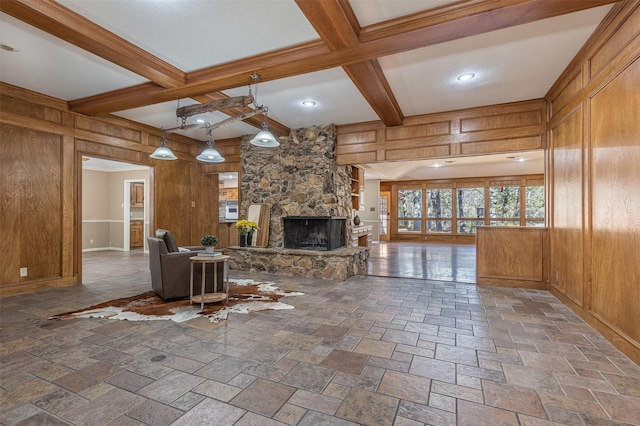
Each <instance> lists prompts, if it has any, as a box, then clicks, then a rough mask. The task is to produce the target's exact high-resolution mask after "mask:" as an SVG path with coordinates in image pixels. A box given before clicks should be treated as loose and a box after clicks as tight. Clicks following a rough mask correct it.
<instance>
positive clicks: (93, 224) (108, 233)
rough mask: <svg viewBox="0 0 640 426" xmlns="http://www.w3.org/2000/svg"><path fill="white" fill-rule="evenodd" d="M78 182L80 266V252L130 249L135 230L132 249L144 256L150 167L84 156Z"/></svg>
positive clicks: (145, 250) (147, 232)
mask: <svg viewBox="0 0 640 426" xmlns="http://www.w3.org/2000/svg"><path fill="white" fill-rule="evenodd" d="M80 182H81V188H80V194H79V199H80V200H81V206H80V209H79V210H80V211H79V218H80V226H81V228H80V230H79V237H80V239H79V246H80V250H79V251H80V253H79V257H80V259H79V261H80V263H81V264H82V265H83V267H84V256H83V255H82V253H86V252H104V253H107V252H109V253H113V252H129V251H131V250H132V247H131V237H132V234H131V232H132V231H133V232H134V233H135V232H138V234H137V235H134V236H133V237H134V239H136V240H137V241H138V244H139V247H133V250H134V251H136V252H139V253H140V254H141V255H145V254H146V253H147V249H146V236H147V235H149V230H148V227H149V223H150V220H149V217H150V215H151V214H152V213H151V206H150V205H149V202H148V200H150V188H151V184H150V183H151V168H150V167H147V166H140V165H136V164H130V163H124V162H119V161H112V160H105V159H100V158H95V157H88V156H83V157H82V166H81V179H80ZM132 188H133V190H132ZM132 198H133V199H132ZM136 227H137V228H138V229H137V230H136V229H135V228H136ZM132 228H133V229H132ZM81 278H82V276H81Z"/></svg>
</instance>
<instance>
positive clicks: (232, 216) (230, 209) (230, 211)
mask: <svg viewBox="0 0 640 426" xmlns="http://www.w3.org/2000/svg"><path fill="white" fill-rule="evenodd" d="M224 218H225V219H226V220H238V203H237V202H235V203H234V202H229V201H227V206H226V207H225V212H224Z"/></svg>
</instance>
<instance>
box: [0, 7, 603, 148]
mask: <svg viewBox="0 0 640 426" xmlns="http://www.w3.org/2000/svg"><path fill="white" fill-rule="evenodd" d="M614 3H615V2H614V1H612V0H463V1H455V2H452V1H447V0H295V1H294V0H234V1H231V0H208V1H202V0H59V1H58V2H55V1H52V0H2V1H0V24H1V25H0V42H1V43H2V44H3V46H9V47H3V49H2V50H0V55H1V56H0V77H1V79H2V81H3V82H6V83H9V84H13V85H16V86H20V87H24V88H26V89H30V90H34V91H36V92H40V93H43V94H46V95H50V96H53V97H56V98H59V99H62V100H65V101H68V103H69V106H70V109H71V110H72V111H76V112H80V113H84V114H89V115H96V114H114V115H116V116H120V117H124V118H127V119H130V120H133V121H137V122H140V123H144V124H147V125H151V126H154V127H158V128H160V127H164V128H169V127H175V126H176V125H178V124H179V123H178V121H177V119H176V115H175V110H176V107H177V106H178V105H180V106H187V105H192V104H196V103H201V102H207V101H210V100H213V99H221V98H225V97H230V96H240V95H246V94H248V89H249V87H248V86H249V84H250V83H251V80H250V75H251V73H254V72H255V73H258V74H260V76H261V78H262V81H261V83H260V84H259V85H258V87H257V90H258V92H257V102H258V103H259V104H264V105H266V106H268V108H269V119H270V128H271V130H272V131H273V132H274V133H276V134H278V135H284V134H286V133H287V132H288V130H289V129H292V128H298V127H304V126H309V125H313V124H327V123H335V124H338V125H340V124H350V123H358V122H366V121H376V120H380V121H382V122H384V123H385V124H386V125H388V126H394V125H399V124H402V121H403V119H404V118H406V117H410V116H414V115H420V114H427V113H433V112H440V111H449V110H455V109H462V108H470V107H475V106H481V105H491V104H498V103H504V102H514V101H520V100H528V99H536V98H542V97H544V96H545V94H546V92H547V91H548V90H549V88H550V87H551V85H552V84H553V82H554V81H555V80H556V79H557V78H558V76H559V75H560V74H561V73H562V71H563V70H564V68H565V67H566V66H567V65H568V63H569V62H570V61H571V59H572V58H573V57H574V56H575V54H576V53H577V52H578V51H579V49H580V48H581V47H582V45H583V44H584V42H585V41H586V40H587V39H588V37H589V36H590V35H591V34H592V33H593V31H594V30H595V28H596V27H597V25H598V24H599V23H600V22H601V21H602V19H603V18H604V17H605V15H606V14H607V12H608V11H609V10H610V9H611V7H612V6H613V4H614ZM10 48H13V49H14V50H15V52H10V51H9V50H6V49H10ZM465 72H470V73H473V74H474V75H475V77H474V78H473V79H472V80H470V81H466V82H460V81H458V80H457V77H458V76H459V75H460V74H462V73H465ZM253 90H254V95H256V93H255V90H256V88H255V87H254V88H253ZM305 100H312V101H314V102H315V106H314V107H304V106H303V105H302V101H305ZM239 112H240V110H239V109H231V110H225V111H223V112H215V113H206V114H202V115H200V116H192V117H189V119H188V122H187V123H188V124H189V123H192V122H195V120H197V119H202V120H204V121H206V122H209V123H212V124H213V123H217V122H219V121H222V120H224V119H226V118H228V117H229V115H236V114H238V113H239ZM260 123H261V118H260V117H254V118H253V119H249V120H247V121H246V122H240V123H236V124H232V125H229V126H224V127H221V128H219V129H216V130H215V131H214V134H213V136H214V138H215V139H227V138H234V137H239V136H242V135H246V134H251V133H255V132H256V131H257V127H260ZM184 134H185V135H187V136H191V137H193V138H195V139H198V140H206V135H205V133H204V132H203V131H202V130H199V129H194V130H190V131H186V132H184Z"/></svg>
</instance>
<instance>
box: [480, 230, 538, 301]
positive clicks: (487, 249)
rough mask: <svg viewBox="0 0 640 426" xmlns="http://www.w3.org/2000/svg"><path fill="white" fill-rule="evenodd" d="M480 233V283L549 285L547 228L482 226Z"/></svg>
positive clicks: (521, 286) (534, 286)
mask: <svg viewBox="0 0 640 426" xmlns="http://www.w3.org/2000/svg"><path fill="white" fill-rule="evenodd" d="M476 232H477V234H476V282H477V283H478V284H479V285H497V286H506V287H520V288H537V289H544V288H546V286H547V263H548V260H547V254H546V253H547V251H546V241H545V238H546V233H547V230H546V228H528V227H519V226H506V227H503V226H479V227H478V228H476Z"/></svg>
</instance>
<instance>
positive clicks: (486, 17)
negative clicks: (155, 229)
mask: <svg viewBox="0 0 640 426" xmlns="http://www.w3.org/2000/svg"><path fill="white" fill-rule="evenodd" d="M31 1H35V0H31ZM615 2H616V1H615V0H562V1H549V0H483V1H477V0H476V1H473V0H472V1H471V2H470V3H471V4H473V5H474V7H472V8H469V7H467V6H468V5H467V3H466V2H465V3H463V2H459V3H456V4H455V5H453V6H451V7H449V8H448V9H447V11H446V12H441V11H439V10H437V11H436V9H434V10H433V11H431V15H429V14H428V12H427V15H420V14H419V15H420V16H415V15H411V19H406V18H398V19H396V20H391V21H388V22H387V23H386V24H385V25H384V26H377V27H376V28H377V29H375V30H374V29H372V30H371V31H369V32H368V34H367V37H368V41H363V40H362V39H363V37H364V34H361V36H360V39H361V40H360V43H359V44H358V45H356V46H353V47H346V48H343V49H340V50H336V51H329V49H328V48H327V47H326V46H325V45H324V43H323V42H321V41H315V42H310V43H305V44H302V45H298V46H295V47H293V48H286V49H280V50H277V51H272V52H269V53H267V54H264V55H256V56H253V57H250V58H245V59H241V60H238V61H234V62H230V63H226V64H223V65H219V66H213V67H209V68H206V69H203V70H199V71H195V72H192V73H188V74H187V83H186V84H184V85H182V86H181V87H175V88H168V89H162V88H160V87H158V88H149V87H148V86H147V87H146V89H147V90H143V89H142V88H141V89H139V90H138V89H132V88H127V89H123V90H116V91H112V92H107V93H103V94H100V95H96V96H91V97H87V98H83V99H78V100H75V101H71V102H70V103H69V104H70V108H71V110H72V111H75V112H81V113H84V114H98V113H106V112H113V111H120V110H124V109H129V108H135V107H141V106H145V105H151V104H155V103H160V102H166V101H170V100H175V99H180V98H187V97H194V96H197V95H202V94H206V93H210V92H217V91H221V90H226V89H231V88H235V87H240V86H243V85H245V84H248V82H249V75H250V74H251V73H253V72H258V73H259V74H260V76H261V79H262V81H263V82H264V81H271V80H278V79H281V78H286V77H292V76H295V75H299V74H305V73H310V72H314V71H320V70H324V69H329V68H334V67H337V66H340V67H344V66H347V65H352V64H356V63H358V62H363V61H368V60H372V59H376V58H379V57H382V56H387V55H392V54H396V53H401V52H404V51H408V50H413V49H418V48H422V47H426V46H431V45H434V44H438V43H444V42H447V41H452V40H457V39H460V38H464V37H469V36H473V35H479V34H483V33H486V32H489V31H495V30H500V29H504V28H509V27H512V26H516V25H521V24H525V23H529V22H534V21H538V20H541V19H547V18H552V17H554V16H559V15H563V14H567V13H572V12H577V11H580V10H585V9H589V8H592V7H596V6H601V5H603V4H609V3H615ZM4 3H5V1H4V0H3V1H0V4H4ZM499 6H501V7H499ZM434 11H436V12H437V13H435V12H434ZM436 15H437V19H436V18H435V17H434V16H436ZM434 19H435V22H436V23H434Z"/></svg>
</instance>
